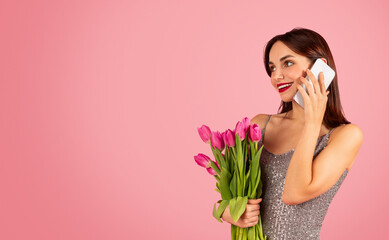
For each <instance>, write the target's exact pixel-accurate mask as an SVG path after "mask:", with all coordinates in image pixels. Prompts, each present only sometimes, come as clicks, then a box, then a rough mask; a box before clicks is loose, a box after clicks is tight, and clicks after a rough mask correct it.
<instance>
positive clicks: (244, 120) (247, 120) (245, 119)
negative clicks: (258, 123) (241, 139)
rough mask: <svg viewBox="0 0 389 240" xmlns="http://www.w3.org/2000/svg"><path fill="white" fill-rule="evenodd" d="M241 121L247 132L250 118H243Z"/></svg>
mask: <svg viewBox="0 0 389 240" xmlns="http://www.w3.org/2000/svg"><path fill="white" fill-rule="evenodd" d="M242 123H243V125H244V131H245V132H247V131H248V130H249V127H250V124H251V123H250V119H249V118H248V117H245V118H243V120H242Z"/></svg>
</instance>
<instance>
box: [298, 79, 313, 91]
mask: <svg viewBox="0 0 389 240" xmlns="http://www.w3.org/2000/svg"><path fill="white" fill-rule="evenodd" d="M300 80H301V82H302V83H304V85H305V88H306V89H307V90H308V93H309V96H313V95H314V93H315V92H314V90H313V87H312V84H311V83H310V82H308V79H307V78H303V77H300Z"/></svg>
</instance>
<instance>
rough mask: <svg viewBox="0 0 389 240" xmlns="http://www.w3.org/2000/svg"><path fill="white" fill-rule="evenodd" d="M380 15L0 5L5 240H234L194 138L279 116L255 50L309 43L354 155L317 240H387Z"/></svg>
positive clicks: (378, 10)
mask: <svg viewBox="0 0 389 240" xmlns="http://www.w3.org/2000/svg"><path fill="white" fill-rule="evenodd" d="M388 10H389V4H388V2H387V1H384V0H382V1H374V0H372V1H360V2H358V1H325V2H323V1H316V2H312V1H288V2H287V1H285V2H284V1H267V2H265V1H239V2H238V1H179V0H177V1H68V0H67V1H42V0H40V1H7V2H2V3H1V4H0V30H1V37H0V58H1V62H0V63H1V64H0V76H1V77H0V79H1V87H0V91H1V92H0V106H1V118H0V128H1V129H0V136H1V137H0V141H1V142H0V147H1V149H0V190H1V197H0V239H66V240H67V239H96V240H98V239H107V240H108V239H187V240H191V239H193V240H194V239H229V238H230V225H229V224H228V223H223V224H221V223H219V222H217V221H216V220H215V219H214V218H213V217H212V207H213V203H214V202H216V201H217V200H219V199H220V196H219V194H218V193H217V192H216V191H214V188H215V179H214V178H213V177H211V176H210V175H208V173H207V172H206V171H205V170H204V169H202V168H200V167H198V166H197V165H196V163H195V162H194V160H193V156H194V155H196V154H198V153H200V152H202V153H205V154H207V155H209V156H211V151H210V148H209V146H208V145H205V144H204V143H203V142H202V141H201V140H200V138H199V136H198V133H197V127H200V126H201V125H202V124H207V125H209V126H210V127H211V128H212V129H213V130H219V131H222V130H225V129H227V128H233V127H234V126H235V123H236V121H238V120H241V119H242V118H243V117H245V116H247V117H249V118H251V117H253V116H254V115H256V114H258V113H267V114H274V113H276V111H277V109H278V105H279V102H280V98H279V94H278V93H277V92H275V91H274V89H273V88H272V87H271V85H270V82H269V77H268V76H267V75H266V72H265V69H264V66H263V61H262V58H263V48H264V46H265V44H266V42H267V41H268V40H269V39H270V38H272V37H273V36H275V35H277V34H281V33H285V32H287V31H289V30H291V29H292V28H294V27H306V28H310V29H312V30H315V31H317V32H318V33H320V34H321V35H322V36H323V37H324V38H325V39H326V40H327V42H328V44H329V46H330V48H331V50H332V53H333V56H334V58H335V62H336V66H337V68H338V72H337V74H338V77H339V87H340V93H341V100H342V104H343V109H344V111H345V113H346V117H347V118H348V120H350V121H351V122H353V123H355V124H357V125H358V126H360V127H361V129H362V131H363V133H364V142H363V145H362V148H361V150H360V153H359V155H358V156H357V159H356V162H355V164H354V166H353V168H352V169H351V171H350V173H349V175H348V177H347V178H346V180H345V181H344V183H343V185H342V187H341V188H340V190H339V192H338V193H337V195H336V196H335V198H334V200H333V202H332V204H331V206H330V208H329V211H328V214H327V216H326V218H325V220H324V223H323V228H322V232H321V237H322V239H367V238H368V239H383V238H384V236H386V235H387V234H386V233H387V216H388V215H389V210H388V208H387V199H388V197H389V194H388V191H387V186H386V183H387V182H388V181H389V174H388V167H389V161H388V159H387V157H386V156H385V154H386V151H387V149H388V148H387V146H386V144H387V135H388V134H389V131H388V127H387V119H388V114H387V111H388V107H387V104H388V101H389V94H388V93H387V86H388V83H387V82H388V60H387V56H388V55H389V50H388V42H389V29H388V27H387V24H388V22H389V18H388V15H387V14H386V13H387V12H388Z"/></svg>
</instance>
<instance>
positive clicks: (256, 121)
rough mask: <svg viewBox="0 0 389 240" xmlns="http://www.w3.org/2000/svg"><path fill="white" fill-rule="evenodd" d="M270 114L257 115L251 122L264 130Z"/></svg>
mask: <svg viewBox="0 0 389 240" xmlns="http://www.w3.org/2000/svg"><path fill="white" fill-rule="evenodd" d="M268 117H269V114H262V113H260V114H257V115H255V116H254V117H253V118H251V120H250V124H251V125H252V124H258V126H259V127H260V128H261V129H263V128H264V126H265V123H266V120H267V119H268Z"/></svg>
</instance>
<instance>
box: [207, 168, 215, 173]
mask: <svg viewBox="0 0 389 240" xmlns="http://www.w3.org/2000/svg"><path fill="white" fill-rule="evenodd" d="M207 171H208V173H209V174H211V175H216V174H217V172H216V171H215V170H213V169H212V168H207Z"/></svg>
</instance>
